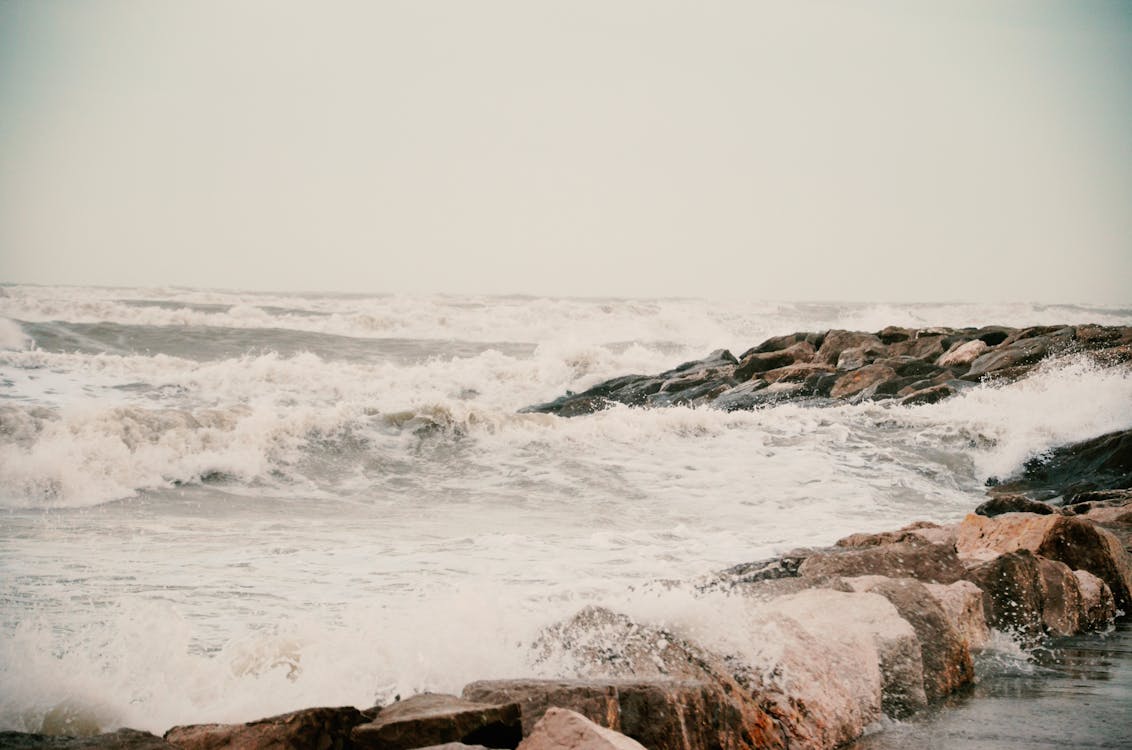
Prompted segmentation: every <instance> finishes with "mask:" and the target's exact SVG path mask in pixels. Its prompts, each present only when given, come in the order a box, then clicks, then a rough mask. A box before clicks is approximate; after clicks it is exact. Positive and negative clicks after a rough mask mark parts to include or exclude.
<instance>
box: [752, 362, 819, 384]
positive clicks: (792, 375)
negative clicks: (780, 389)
mask: <svg viewBox="0 0 1132 750" xmlns="http://www.w3.org/2000/svg"><path fill="white" fill-rule="evenodd" d="M833 372H834V369H833V367H831V366H829V365H823V364H818V363H815V362H799V363H798V364H794V365H787V366H786V367H779V368H778V369H776V370H768V371H766V372H764V373H762V374H761V377H762V379H763V380H765V381H766V382H768V383H779V382H782V383H799V382H802V381H804V380H805V379H806V378H808V377H811V376H813V375H828V374H832V373H833Z"/></svg>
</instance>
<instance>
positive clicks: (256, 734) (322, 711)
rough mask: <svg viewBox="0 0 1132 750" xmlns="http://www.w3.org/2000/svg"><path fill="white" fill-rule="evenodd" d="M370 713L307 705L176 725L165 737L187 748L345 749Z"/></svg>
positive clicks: (222, 749)
mask: <svg viewBox="0 0 1132 750" xmlns="http://www.w3.org/2000/svg"><path fill="white" fill-rule="evenodd" d="M365 721H366V717H365V716H363V715H362V712H361V711H359V710H358V709H356V708H352V707H344V708H306V709H302V710H300V711H292V712H291V713H286V714H281V715H279V716H272V717H269V718H266V719H259V720H258V721H249V722H248V723H246V724H192V725H187V726H178V727H173V728H172V729H170V730H169V731H168V732H166V733H165V740H166V741H167V742H170V743H172V744H174V745H176V746H178V747H180V748H184V750H304V749H305V748H319V749H320V750H323V749H325V750H332V749H333V750H341V749H342V748H345V747H348V746H349V738H350V731H351V730H352V729H353V728H354V727H355V726H356V725H358V724H362V723H363V722H365Z"/></svg>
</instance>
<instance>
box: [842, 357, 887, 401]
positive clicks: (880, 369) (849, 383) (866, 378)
mask: <svg viewBox="0 0 1132 750" xmlns="http://www.w3.org/2000/svg"><path fill="white" fill-rule="evenodd" d="M896 377H897V376H896V371H895V370H893V369H892V368H891V367H889V366H888V365H882V364H872V365H865V366H864V367H861V368H858V369H856V370H851V371H850V372H847V373H845V374H844V375H842V376H841V377H839V378H838V379H837V382H836V383H835V384H834V386H833V388H832V389H831V390H830V392H829V395H830V398H846V397H848V396H853V395H856V394H858V393H861V392H862V391H864V390H866V389H867V388H870V387H872V386H875V385H878V384H880V383H884V382H887V381H889V380H893V379H894V378H896Z"/></svg>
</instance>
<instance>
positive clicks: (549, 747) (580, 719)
mask: <svg viewBox="0 0 1132 750" xmlns="http://www.w3.org/2000/svg"><path fill="white" fill-rule="evenodd" d="M519 747H520V748H522V750H647V749H646V748H645V746H644V745H642V744H641V743H639V742H637V741H636V740H632V739H630V738H628V737H626V736H625V735H623V734H619V733H618V732H614V731H613V730H611V729H606V728H605V727H601V726H598V725H597V724H594V723H593V722H592V721H590V720H589V719H587V718H586V717H584V716H582V715H581V714H579V713H575V712H574V711H569V710H567V709H565V708H550V709H548V710H547V712H546V714H545V715H544V716H543V717H542V718H541V719H539V721H538V723H537V724H535V727H534V729H533V730H532V731H531V733H530V735H529V736H527V738H526V739H524V740H523V742H522V744H521V745H519Z"/></svg>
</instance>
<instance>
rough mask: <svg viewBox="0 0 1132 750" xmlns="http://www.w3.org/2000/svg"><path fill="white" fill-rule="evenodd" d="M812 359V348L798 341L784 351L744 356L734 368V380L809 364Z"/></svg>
mask: <svg viewBox="0 0 1132 750" xmlns="http://www.w3.org/2000/svg"><path fill="white" fill-rule="evenodd" d="M813 357H814V347H813V345H812V344H810V343H809V342H808V341H800V342H798V343H796V344H793V345H791V346H788V347H787V348H785V349H778V350H776V351H772V352H751V353H749V354H745V355H744V356H743V358H742V359H741V360H739V364H738V365H737V366H736V367H735V379H736V380H738V381H740V382H742V381H744V380H750V379H751V377H753V376H754V375H757V374H758V373H761V372H767V371H768V370H777V369H778V368H780V367H787V366H789V365H793V364H797V363H800V362H809V361H810V360H811V359H813Z"/></svg>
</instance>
